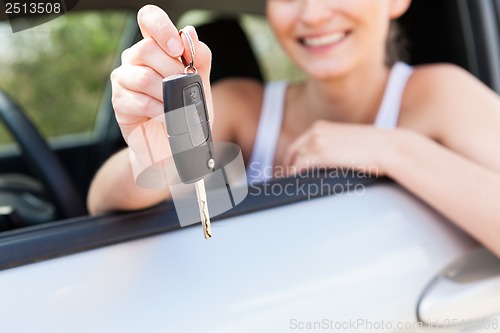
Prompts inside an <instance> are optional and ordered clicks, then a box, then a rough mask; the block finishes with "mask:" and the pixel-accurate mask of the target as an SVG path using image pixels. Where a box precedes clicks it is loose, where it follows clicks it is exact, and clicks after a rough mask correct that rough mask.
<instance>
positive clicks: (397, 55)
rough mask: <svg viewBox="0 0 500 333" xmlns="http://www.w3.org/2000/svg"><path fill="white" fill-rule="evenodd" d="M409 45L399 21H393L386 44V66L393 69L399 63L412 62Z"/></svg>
mask: <svg viewBox="0 0 500 333" xmlns="http://www.w3.org/2000/svg"><path fill="white" fill-rule="evenodd" d="M408 44H409V43H408V39H407V38H406V34H405V33H404V31H403V29H402V28H401V26H400V24H399V23H398V22H397V21H394V20H393V21H391V24H390V27H389V34H388V35H387V42H386V50H387V51H386V58H385V63H386V65H387V66H390V67H391V66H392V65H394V64H395V63H396V62H397V61H405V62H408V61H410V54H409V51H408Z"/></svg>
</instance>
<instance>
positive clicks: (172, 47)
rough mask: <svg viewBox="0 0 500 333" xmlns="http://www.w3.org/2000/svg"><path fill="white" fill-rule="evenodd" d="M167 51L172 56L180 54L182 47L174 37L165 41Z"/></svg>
mask: <svg viewBox="0 0 500 333" xmlns="http://www.w3.org/2000/svg"><path fill="white" fill-rule="evenodd" d="M167 48H168V51H169V52H170V53H171V54H172V55H174V56H180V55H181V53H182V51H183V49H184V47H183V46H182V44H181V42H180V41H178V40H177V39H176V38H170V39H169V40H168V42H167Z"/></svg>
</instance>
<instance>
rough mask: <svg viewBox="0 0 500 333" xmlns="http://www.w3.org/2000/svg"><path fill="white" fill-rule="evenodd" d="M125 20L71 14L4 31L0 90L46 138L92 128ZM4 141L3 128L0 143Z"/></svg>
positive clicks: (110, 15)
mask: <svg viewBox="0 0 500 333" xmlns="http://www.w3.org/2000/svg"><path fill="white" fill-rule="evenodd" d="M127 18H128V15H127V14H126V13H116V12H114V13H113V12H101V13H96V12H86V13H78V14H71V13H70V14H67V15H64V16H62V17H60V18H58V19H56V20H54V21H52V22H49V23H47V25H43V26H40V28H39V29H36V28H35V29H33V30H34V31H32V32H30V31H29V30H28V32H21V33H17V34H12V33H10V34H9V35H8V36H7V34H8V33H7V32H3V35H2V36H1V37H3V38H4V39H6V38H8V40H7V41H6V42H4V43H2V44H3V45H6V44H7V45H6V47H8V48H9V49H7V50H4V51H3V52H1V53H0V89H3V90H5V91H7V92H8V93H9V94H10V95H11V96H13V97H14V98H15V99H16V100H17V101H18V102H19V104H20V105H21V106H22V107H24V109H25V111H26V112H27V113H28V115H29V117H30V118H31V119H32V120H33V121H34V122H35V124H36V126H37V127H38V128H39V129H40V131H41V132H42V134H43V135H44V136H46V137H55V136H60V135H64V134H70V133H82V132H89V131H91V130H92V129H93V127H94V122H95V116H96V113H97V111H98V108H99V104H100V102H101V98H102V94H103V92H104V87H105V85H106V83H107V81H108V80H109V74H110V72H111V70H112V66H113V60H114V59H115V56H116V52H117V49H118V45H119V42H120V38H121V35H122V33H123V31H124V27H125V23H126V21H127ZM2 47H5V46H2ZM8 141H10V140H9V139H8V136H7V135H6V133H5V131H3V129H2V131H1V132H0V143H5V142H8Z"/></svg>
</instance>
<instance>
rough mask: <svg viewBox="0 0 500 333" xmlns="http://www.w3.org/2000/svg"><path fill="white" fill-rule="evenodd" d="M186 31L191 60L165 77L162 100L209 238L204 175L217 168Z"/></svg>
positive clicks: (177, 158)
mask: <svg viewBox="0 0 500 333" xmlns="http://www.w3.org/2000/svg"><path fill="white" fill-rule="evenodd" d="M180 33H181V34H182V33H184V34H185V36H186V38H187V40H188V43H189V46H190V49H191V60H190V62H189V65H188V66H187V67H186V68H185V69H184V73H183V74H176V75H172V76H169V77H167V78H165V79H163V103H164V110H165V118H166V125H167V132H168V137H169V143H170V148H171V149H172V155H173V159H174V163H175V166H176V168H177V172H178V174H179V178H180V179H181V181H182V182H183V183H185V184H191V183H194V185H195V190H196V198H197V200H198V207H199V211H200V220H201V223H202V225H203V233H204V236H205V238H206V239H209V238H210V237H212V232H211V227H210V215H209V211H208V202H207V194H206V190H205V181H204V177H205V176H207V175H208V174H209V173H211V172H213V171H214V168H215V161H214V159H213V142H212V134H211V130H210V123H209V119H208V109H207V105H206V100H205V95H204V90H203V82H202V80H201V77H200V75H198V73H197V70H196V68H195V67H194V55H195V50H194V44H193V41H192V39H191V36H190V35H189V33H187V32H186V31H183V30H181V31H180Z"/></svg>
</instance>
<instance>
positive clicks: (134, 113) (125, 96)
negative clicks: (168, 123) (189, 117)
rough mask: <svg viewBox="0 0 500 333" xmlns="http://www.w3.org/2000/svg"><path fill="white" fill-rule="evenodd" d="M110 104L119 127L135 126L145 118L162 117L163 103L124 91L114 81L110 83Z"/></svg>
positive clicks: (143, 95) (137, 93) (128, 90)
mask: <svg viewBox="0 0 500 333" xmlns="http://www.w3.org/2000/svg"><path fill="white" fill-rule="evenodd" d="M111 86H112V89H113V96H112V99H111V101H112V103H113V108H114V110H115V116H116V120H117V122H118V123H119V124H120V126H122V125H124V126H130V125H136V124H139V123H141V122H142V121H144V119H146V118H157V117H159V116H163V103H162V102H161V101H159V100H157V99H156V98H153V97H151V96H149V95H146V94H144V93H141V92H136V91H133V90H130V89H126V88H124V87H122V86H121V84H119V83H118V82H117V81H116V80H112V81H111Z"/></svg>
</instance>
